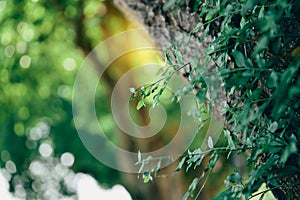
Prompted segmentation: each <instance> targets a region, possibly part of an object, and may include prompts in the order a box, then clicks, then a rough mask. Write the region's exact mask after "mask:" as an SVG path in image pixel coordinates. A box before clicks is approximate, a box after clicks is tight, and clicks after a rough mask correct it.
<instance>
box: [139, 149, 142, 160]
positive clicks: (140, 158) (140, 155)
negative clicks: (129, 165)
mask: <svg viewBox="0 0 300 200" xmlns="http://www.w3.org/2000/svg"><path fill="white" fill-rule="evenodd" d="M141 161H142V154H141V152H140V150H139V151H138V162H141Z"/></svg>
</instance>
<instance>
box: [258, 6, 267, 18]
mask: <svg viewBox="0 0 300 200" xmlns="http://www.w3.org/2000/svg"><path fill="white" fill-rule="evenodd" d="M264 14H265V7H264V6H262V7H261V9H260V11H259V14H258V18H262V17H263V16H264Z"/></svg>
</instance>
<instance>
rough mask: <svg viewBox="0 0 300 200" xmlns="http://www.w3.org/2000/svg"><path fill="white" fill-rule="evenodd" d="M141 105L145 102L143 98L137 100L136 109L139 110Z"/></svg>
mask: <svg viewBox="0 0 300 200" xmlns="http://www.w3.org/2000/svg"><path fill="white" fill-rule="evenodd" d="M143 106H145V102H144V101H143V100H141V101H139V103H138V105H137V106H136V109H137V110H139V109H141V108H142V107H143Z"/></svg>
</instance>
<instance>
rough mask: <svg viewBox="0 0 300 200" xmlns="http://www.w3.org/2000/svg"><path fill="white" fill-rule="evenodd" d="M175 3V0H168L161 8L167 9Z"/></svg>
mask: <svg viewBox="0 0 300 200" xmlns="http://www.w3.org/2000/svg"><path fill="white" fill-rule="evenodd" d="M175 3H176V0H170V1H168V2H167V3H165V4H164V6H163V10H168V9H169V8H171V7H172V6H173V5H174V4H175Z"/></svg>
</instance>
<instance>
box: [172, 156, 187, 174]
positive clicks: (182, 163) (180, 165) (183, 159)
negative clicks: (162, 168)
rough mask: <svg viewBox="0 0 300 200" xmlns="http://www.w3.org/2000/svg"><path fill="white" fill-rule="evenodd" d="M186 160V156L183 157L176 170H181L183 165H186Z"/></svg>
mask: <svg viewBox="0 0 300 200" xmlns="http://www.w3.org/2000/svg"><path fill="white" fill-rule="evenodd" d="M185 160H186V157H183V158H182V159H181V161H180V162H179V163H178V165H177V167H176V169H175V172H178V171H180V170H181V168H182V166H183V165H184V162H185Z"/></svg>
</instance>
